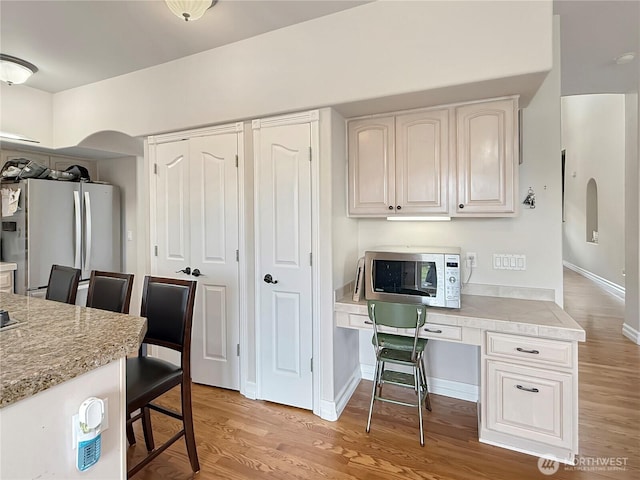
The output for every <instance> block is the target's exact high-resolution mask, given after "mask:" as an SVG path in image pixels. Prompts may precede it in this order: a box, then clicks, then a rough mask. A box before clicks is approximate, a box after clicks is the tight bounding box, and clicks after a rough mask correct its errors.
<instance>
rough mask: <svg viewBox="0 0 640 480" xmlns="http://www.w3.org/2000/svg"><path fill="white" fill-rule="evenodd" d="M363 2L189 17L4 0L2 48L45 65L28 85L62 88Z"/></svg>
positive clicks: (128, 5) (125, 5) (130, 0)
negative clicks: (185, 18) (191, 18)
mask: <svg viewBox="0 0 640 480" xmlns="http://www.w3.org/2000/svg"><path fill="white" fill-rule="evenodd" d="M363 3H367V2H366V1H353V0H295V1H291V0H284V1H282V0H279V1H274V0H257V1H256V0H253V1H251V0H220V1H219V2H218V3H217V4H215V5H214V6H213V8H211V9H210V10H209V11H208V12H207V13H205V15H204V16H203V17H202V18H201V19H199V20H197V21H193V22H185V21H183V20H181V19H179V18H178V17H176V16H174V14H173V13H171V11H170V10H169V9H168V7H167V6H166V5H165V2H164V0H110V1H95V0H72V1H69V0H49V1H31V0H18V1H15V0H0V49H1V51H2V53H4V54H7V55H12V56H14V57H19V58H22V59H24V60H27V61H28V62H31V63H33V64H34V65H36V66H37V67H38V69H39V71H38V72H37V74H36V75H33V77H31V78H30V79H29V80H28V81H27V85H29V86H30V87H33V88H37V89H40V90H45V91H47V92H59V91H61V90H66V89H69V88H73V87H77V86H80V85H86V84H89V83H93V82H96V81H99V80H104V79H106V78H111V77H115V76H117V75H122V74H125V73H129V72H133V71H135V70H140V69H142V68H146V67H150V66H152V65H158V64H161V63H165V62H169V61H171V60H175V59H177V58H180V57H185V56H187V55H192V54H194V53H198V52H202V51H205V50H209V49H212V48H215V47H219V46H221V45H225V44H228V43H233V42H236V41H238V40H242V39H245V38H249V37H253V36H256V35H259V34H261V33H264V32H268V31H271V30H276V29H278V28H282V27H285V26H287V25H292V24H295V23H300V22H304V21H307V20H310V19H312V18H316V17H321V16H324V15H329V14H331V13H335V12H338V11H340V10H345V9H348V8H352V7H355V6H358V5H361V4H363ZM319 41H321V39H319Z"/></svg>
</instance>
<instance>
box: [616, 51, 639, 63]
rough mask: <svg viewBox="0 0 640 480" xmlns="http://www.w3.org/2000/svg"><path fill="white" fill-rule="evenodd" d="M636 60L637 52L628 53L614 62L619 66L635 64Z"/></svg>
mask: <svg viewBox="0 0 640 480" xmlns="http://www.w3.org/2000/svg"><path fill="white" fill-rule="evenodd" d="M634 58H636V52H627V53H623V54H622V55H619V56H617V57H616V58H614V60H615V61H616V63H617V64H618V65H624V64H625V63H631V62H633V59H634Z"/></svg>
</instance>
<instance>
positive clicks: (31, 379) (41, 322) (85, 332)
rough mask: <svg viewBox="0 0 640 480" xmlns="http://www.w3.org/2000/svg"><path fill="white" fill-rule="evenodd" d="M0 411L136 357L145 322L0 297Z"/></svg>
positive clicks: (17, 297) (36, 300) (35, 300)
mask: <svg viewBox="0 0 640 480" xmlns="http://www.w3.org/2000/svg"><path fill="white" fill-rule="evenodd" d="M0 308H1V309H4V310H7V311H8V312H9V315H10V316H11V320H17V321H18V322H19V323H17V324H16V325H12V326H10V327H9V328H5V329H3V330H2V331H0V408H1V407H6V406H7V405H10V404H12V403H15V402H17V401H19V400H22V399H24V398H27V397H30V396H32V395H35V394H36V393H38V392H41V391H43V390H46V389H48V388H51V387H53V386H55V385H58V384H60V383H63V382H66V381H67V380H71V379H72V378H75V377H77V376H79V375H82V374H84V373H87V372H90V371H91V370H94V369H96V368H98V367H101V366H103V365H106V364H108V363H110V362H112V361H113V360H117V359H119V358H122V357H124V356H126V355H133V354H135V353H136V352H137V350H138V348H139V346H140V343H141V342H142V339H143V338H144V335H145V333H146V331H147V321H146V319H145V318H142V317H137V316H134V315H123V314H120V313H113V312H108V311H104V310H97V309H94V308H85V307H78V306H75V305H66V304H64V303H59V302H53V301H50V300H43V299H39V298H33V297H27V296H22V295H13V294H2V296H0Z"/></svg>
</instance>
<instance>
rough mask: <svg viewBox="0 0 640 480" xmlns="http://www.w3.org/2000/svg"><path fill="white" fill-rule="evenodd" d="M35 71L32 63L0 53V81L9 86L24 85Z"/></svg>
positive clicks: (36, 69) (35, 68)
mask: <svg viewBox="0 0 640 480" xmlns="http://www.w3.org/2000/svg"><path fill="white" fill-rule="evenodd" d="M37 71H38V67H36V66H35V65H34V64H33V63H29V62H27V61H26V60H22V59H21V58H17V57H12V56H11V55H5V54H4V53H0V80H2V81H3V82H6V83H8V84H9V85H13V84H14V83H15V84H20V83H24V82H26V81H27V79H28V78H29V77H30V76H31V75H33V74H34V73H36V72H37Z"/></svg>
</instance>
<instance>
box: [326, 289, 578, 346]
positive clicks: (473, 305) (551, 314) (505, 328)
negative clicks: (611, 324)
mask: <svg viewBox="0 0 640 480" xmlns="http://www.w3.org/2000/svg"><path fill="white" fill-rule="evenodd" d="M461 304H462V308H459V309H450V308H428V309H427V322H428V323H438V324H442V325H456V326H460V327H471V328H479V329H482V330H491V331H496V332H504V333H515V334H522V335H532V336H537V337H546V338H553V339H558V340H574V341H579V342H584V341H585V338H586V336H585V331H584V329H583V328H582V327H581V326H580V325H579V324H578V323H577V322H576V321H575V320H574V319H573V318H571V317H570V316H569V314H568V313H567V312H565V311H564V310H563V309H562V308H560V306H558V305H557V304H556V303H554V302H549V301H542V300H520V299H516V298H502V297H485V296H480V295H462V298H461ZM334 308H335V311H338V312H346V313H353V314H357V315H367V302H366V301H360V302H354V301H353V300H352V299H351V296H346V297H343V298H341V299H340V300H338V301H337V302H336V303H335V306H334Z"/></svg>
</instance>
